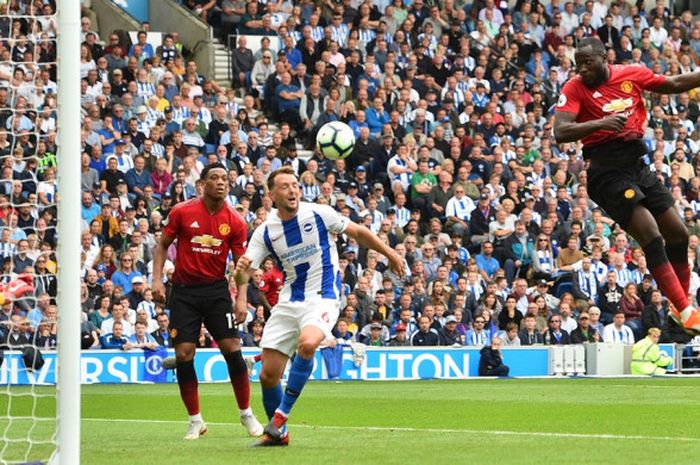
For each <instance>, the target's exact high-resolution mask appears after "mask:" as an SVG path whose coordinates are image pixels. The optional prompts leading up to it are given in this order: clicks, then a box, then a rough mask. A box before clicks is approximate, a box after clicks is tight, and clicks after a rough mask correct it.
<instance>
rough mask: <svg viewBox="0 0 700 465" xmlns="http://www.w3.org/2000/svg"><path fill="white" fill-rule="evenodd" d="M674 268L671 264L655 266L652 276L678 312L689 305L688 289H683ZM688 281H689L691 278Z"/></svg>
mask: <svg viewBox="0 0 700 465" xmlns="http://www.w3.org/2000/svg"><path fill="white" fill-rule="evenodd" d="M674 268H675V267H674V266H672V265H671V264H670V263H669V262H666V263H662V264H661V265H657V266H655V267H654V268H653V269H652V270H651V274H652V275H653V276H654V279H655V280H656V283H657V284H658V285H659V288H660V289H661V291H662V292H663V293H664V294H666V297H668V300H670V301H671V303H672V304H673V305H674V306H675V307H676V308H677V309H678V311H682V310H683V309H684V308H687V307H688V305H689V303H688V291H687V289H688V288H687V287H685V288H684V287H683V285H682V284H681V281H680V280H679V276H678V275H677V274H676V270H675V269H674ZM687 279H688V280H689V279H690V276H688V278H687Z"/></svg>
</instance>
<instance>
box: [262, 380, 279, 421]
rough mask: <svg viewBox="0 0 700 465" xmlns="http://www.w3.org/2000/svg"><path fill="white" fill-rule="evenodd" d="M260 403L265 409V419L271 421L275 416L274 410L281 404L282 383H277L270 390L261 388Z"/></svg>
mask: <svg viewBox="0 0 700 465" xmlns="http://www.w3.org/2000/svg"><path fill="white" fill-rule="evenodd" d="M262 401H263V406H264V407H265V413H266V414H267V419H268V420H272V417H273V416H274V415H275V410H277V407H279V406H280V403H281V402H282V383H277V386H275V387H272V388H265V387H263V388H262Z"/></svg>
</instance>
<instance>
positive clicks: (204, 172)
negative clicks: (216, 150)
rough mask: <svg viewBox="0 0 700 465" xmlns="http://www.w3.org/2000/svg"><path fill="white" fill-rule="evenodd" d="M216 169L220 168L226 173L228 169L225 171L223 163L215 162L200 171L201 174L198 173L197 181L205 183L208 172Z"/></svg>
mask: <svg viewBox="0 0 700 465" xmlns="http://www.w3.org/2000/svg"><path fill="white" fill-rule="evenodd" d="M217 168H221V169H222V170H224V171H226V172H228V169H226V166H224V164H223V163H220V162H216V163H212V164H211V165H207V166H206V167H205V168H204V169H203V170H202V172H201V173H200V175H199V179H201V180H203V181H206V180H207V175H208V174H209V172H210V171H211V170H215V169H217Z"/></svg>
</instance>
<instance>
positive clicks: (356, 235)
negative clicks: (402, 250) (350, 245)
mask: <svg viewBox="0 0 700 465" xmlns="http://www.w3.org/2000/svg"><path fill="white" fill-rule="evenodd" d="M345 233H346V234H347V235H348V236H350V237H352V238H353V239H355V240H356V241H357V242H358V243H359V244H360V245H361V246H363V247H367V248H368V249H372V250H376V251H377V252H379V253H380V254H382V255H384V256H385V257H386V258H388V259H389V263H390V265H389V267H390V268H391V270H392V271H393V272H394V273H396V274H397V275H399V276H403V275H404V274H405V272H406V262H405V261H404V259H403V257H401V255H399V254H398V253H396V251H395V250H394V249H392V248H391V247H389V246H388V245H386V244H385V243H384V242H382V241H381V240H380V239H379V237H377V235H376V234H374V233H373V232H372V231H370V230H369V229H367V228H366V227H364V226H360V225H359V224H356V223H350V224H348V227H347V229H346V230H345Z"/></svg>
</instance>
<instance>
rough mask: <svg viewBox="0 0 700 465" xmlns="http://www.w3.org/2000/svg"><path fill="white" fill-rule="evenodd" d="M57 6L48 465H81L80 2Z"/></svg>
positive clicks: (67, 1)
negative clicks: (54, 335)
mask: <svg viewBox="0 0 700 465" xmlns="http://www.w3.org/2000/svg"><path fill="white" fill-rule="evenodd" d="M56 4H57V21H58V41H57V48H58V54H57V60H56V61H57V62H58V88H59V93H58V120H57V129H58V133H57V138H58V149H59V153H58V156H57V163H58V174H59V176H58V185H59V195H60V197H59V199H58V237H59V241H60V242H59V244H58V249H57V258H58V283H59V290H58V296H57V303H58V308H59V317H58V334H59V337H58V365H57V380H56V381H57V382H56V403H57V405H56V418H57V431H58V435H57V450H56V454H55V456H54V459H55V460H52V463H56V464H59V465H79V464H80V323H81V321H80V312H79V309H80V308H81V307H80V285H79V277H80V276H81V273H80V269H81V266H80V233H81V231H80V224H81V215H80V207H79V205H80V193H81V192H80V159H81V143H80V132H81V113H80V0H61V1H59V2H56Z"/></svg>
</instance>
